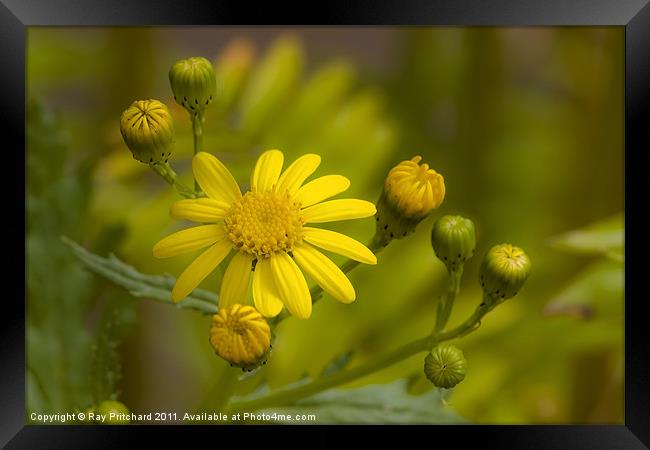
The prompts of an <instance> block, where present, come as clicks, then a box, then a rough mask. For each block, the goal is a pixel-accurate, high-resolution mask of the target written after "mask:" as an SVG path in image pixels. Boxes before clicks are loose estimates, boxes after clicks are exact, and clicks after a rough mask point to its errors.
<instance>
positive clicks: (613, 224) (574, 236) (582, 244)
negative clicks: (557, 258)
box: [549, 214, 624, 262]
mask: <svg viewBox="0 0 650 450" xmlns="http://www.w3.org/2000/svg"><path fill="white" fill-rule="evenodd" d="M623 227H624V225H623V215H622V214H616V215H615V216H612V217H609V218H607V219H604V220H600V221H598V222H595V223H593V224H591V225H589V226H587V227H585V228H581V229H579V230H573V231H569V232H568V233H564V234H561V235H559V236H556V237H553V238H551V239H550V240H549V245H551V246H552V247H554V248H556V249H558V250H562V251H566V252H571V253H580V254H600V255H605V256H607V257H609V258H611V259H613V260H615V261H619V262H622V261H623V248H624V228H623Z"/></svg>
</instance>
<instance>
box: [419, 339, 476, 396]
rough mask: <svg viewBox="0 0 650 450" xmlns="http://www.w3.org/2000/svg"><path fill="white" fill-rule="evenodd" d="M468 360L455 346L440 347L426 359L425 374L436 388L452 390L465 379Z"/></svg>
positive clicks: (432, 351)
mask: <svg viewBox="0 0 650 450" xmlns="http://www.w3.org/2000/svg"><path fill="white" fill-rule="evenodd" d="M466 372H467V360H466V359H465V356H464V355H463V352H462V351H461V350H460V349H458V348H457V347H455V346H453V345H450V344H448V345H439V346H437V347H436V348H434V349H433V350H431V352H430V353H429V354H428V355H427V356H426V358H425V359H424V374H425V375H426V377H427V378H428V379H429V381H431V382H432V383H433V384H434V386H436V387H439V388H445V389H450V388H453V387H454V386H456V385H457V384H458V383H460V382H461V381H463V380H464V379H465V373H466Z"/></svg>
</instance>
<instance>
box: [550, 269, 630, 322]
mask: <svg viewBox="0 0 650 450" xmlns="http://www.w3.org/2000/svg"><path fill="white" fill-rule="evenodd" d="M624 277H625V272H624V269H623V265H622V264H619V263H616V262H613V261H610V260H607V259H604V260H599V261H597V262H595V263H593V264H591V265H589V266H588V267H587V268H586V269H585V270H583V271H582V272H581V273H579V274H578V275H577V276H576V277H574V278H573V279H572V280H571V281H570V282H569V283H568V285H567V286H566V287H565V288H564V289H562V291H560V292H559V293H558V294H557V295H556V296H554V297H553V298H552V299H551V300H550V301H549V302H548V304H547V305H546V307H545V309H544V314H545V315H547V316H558V315H569V316H574V317H577V318H580V319H589V318H591V317H592V316H594V315H595V314H598V315H608V316H613V317H615V316H617V315H619V314H621V313H622V305H623V286H624ZM617 313H618V314H617Z"/></svg>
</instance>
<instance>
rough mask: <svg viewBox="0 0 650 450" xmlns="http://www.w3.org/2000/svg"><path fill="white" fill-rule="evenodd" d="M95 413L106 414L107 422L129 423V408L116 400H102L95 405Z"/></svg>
mask: <svg viewBox="0 0 650 450" xmlns="http://www.w3.org/2000/svg"><path fill="white" fill-rule="evenodd" d="M97 413H98V414H101V415H102V416H106V422H104V423H107V424H126V423H129V422H130V421H129V419H128V416H129V408H127V407H126V405H124V403H121V402H118V401H116V400H104V401H103V402H101V403H100V404H99V406H97Z"/></svg>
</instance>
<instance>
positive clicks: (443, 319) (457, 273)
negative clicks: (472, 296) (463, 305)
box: [435, 265, 463, 331]
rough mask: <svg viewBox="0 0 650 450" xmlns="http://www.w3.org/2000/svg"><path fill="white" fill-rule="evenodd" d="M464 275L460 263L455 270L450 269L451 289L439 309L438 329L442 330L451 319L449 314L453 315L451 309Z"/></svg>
mask: <svg viewBox="0 0 650 450" xmlns="http://www.w3.org/2000/svg"><path fill="white" fill-rule="evenodd" d="M462 276H463V266H462V265H460V266H459V267H458V268H457V269H455V270H450V271H449V289H448V290H447V295H446V296H445V297H444V298H443V299H442V301H441V303H440V308H439V309H438V315H437V317H436V328H435V330H436V331H442V330H444V328H445V325H447V322H448V321H449V316H451V310H452V309H453V307H454V300H455V299H456V296H457V295H458V292H459V291H460V279H461V278H462Z"/></svg>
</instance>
